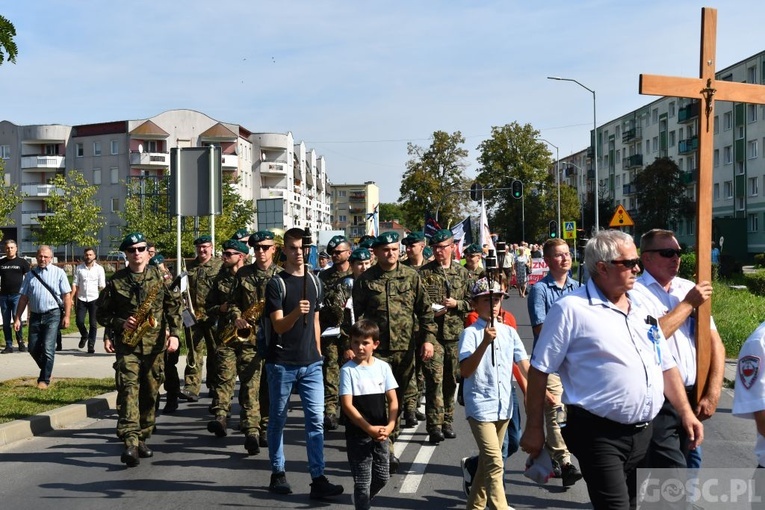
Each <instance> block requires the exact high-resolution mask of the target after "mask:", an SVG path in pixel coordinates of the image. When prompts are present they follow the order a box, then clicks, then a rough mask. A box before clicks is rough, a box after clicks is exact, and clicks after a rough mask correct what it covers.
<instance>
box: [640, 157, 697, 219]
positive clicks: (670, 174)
mask: <svg viewBox="0 0 765 510" xmlns="http://www.w3.org/2000/svg"><path fill="white" fill-rule="evenodd" d="M689 175H690V174H689V173H685V172H683V171H682V170H680V168H679V167H678V166H677V164H676V163H675V162H674V161H673V160H672V159H671V158H666V157H665V158H656V159H655V160H654V162H653V163H651V164H650V165H648V166H646V167H645V168H644V169H642V170H640V171H639V172H637V175H636V176H635V180H634V181H633V185H634V187H635V197H636V199H637V203H638V214H637V217H636V218H633V220H635V227H636V228H637V230H638V232H647V231H649V230H650V229H652V228H665V229H670V228H672V226H671V225H672V223H673V221H675V220H678V219H680V218H686V217H688V216H689V215H691V214H692V207H693V203H692V202H691V200H690V199H689V198H688V196H687V194H686V191H687V188H686V184H685V183H684V182H683V179H684V178H687V177H686V176H689Z"/></svg>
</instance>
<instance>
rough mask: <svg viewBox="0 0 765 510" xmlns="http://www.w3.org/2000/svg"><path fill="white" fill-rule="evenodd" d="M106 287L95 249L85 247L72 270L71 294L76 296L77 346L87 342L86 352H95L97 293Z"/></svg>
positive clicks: (104, 276)
mask: <svg viewBox="0 0 765 510" xmlns="http://www.w3.org/2000/svg"><path fill="white" fill-rule="evenodd" d="M104 287H106V275H105V274H104V268H103V267H101V266H100V265H99V264H97V263H96V251H95V250H94V249H93V248H85V250H84V252H83V255H82V263H81V264H79V265H78V266H77V268H76V269H75V271H74V279H73V280H72V295H73V296H75V297H76V300H75V303H76V308H75V313H76V316H75V317H76V318H75V321H76V324H77V329H78V330H79V331H80V343H79V345H78V346H77V347H79V348H80V349H82V348H83V347H85V344H86V343H87V344H88V352H89V353H90V354H93V353H95V352H96V333H97V331H98V322H96V309H97V308H98V307H97V306H96V304H97V301H98V293H99V292H101V290H102V289H103V288H104ZM85 314H88V319H89V321H88V322H89V323H88V327H85Z"/></svg>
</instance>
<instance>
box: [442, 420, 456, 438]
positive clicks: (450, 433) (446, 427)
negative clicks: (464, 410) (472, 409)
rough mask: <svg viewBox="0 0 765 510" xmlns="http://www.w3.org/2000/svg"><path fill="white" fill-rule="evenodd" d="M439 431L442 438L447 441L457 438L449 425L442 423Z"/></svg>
mask: <svg viewBox="0 0 765 510" xmlns="http://www.w3.org/2000/svg"><path fill="white" fill-rule="evenodd" d="M441 431H442V432H443V434H444V437H445V438H447V439H454V438H455V437H457V433H456V432H454V429H453V428H452V424H451V423H444V426H443V427H442V428H441Z"/></svg>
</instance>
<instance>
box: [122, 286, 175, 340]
mask: <svg viewBox="0 0 765 510" xmlns="http://www.w3.org/2000/svg"><path fill="white" fill-rule="evenodd" d="M164 285H165V283H164V282H163V281H162V280H158V281H157V283H155V284H154V286H153V287H152V288H151V289H149V293H148V294H147V295H146V299H144V300H143V303H141V306H139V307H138V310H137V311H136V313H135V315H134V317H135V320H136V323H137V325H136V327H135V329H134V330H132V331H125V333H124V334H123V335H122V343H123V344H125V345H127V346H128V347H135V346H136V345H138V342H140V341H141V338H142V337H143V335H144V334H146V332H147V331H148V330H149V329H151V328H154V327H156V325H157V319H155V318H154V316H153V315H152V314H151V305H152V304H154V301H155V300H156V299H157V296H158V295H159V292H160V290H162V287H163V286H164Z"/></svg>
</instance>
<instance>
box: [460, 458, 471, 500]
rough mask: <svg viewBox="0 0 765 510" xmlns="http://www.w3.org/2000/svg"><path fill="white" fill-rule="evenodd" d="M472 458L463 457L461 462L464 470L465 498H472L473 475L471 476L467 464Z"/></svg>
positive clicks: (463, 485)
mask: <svg viewBox="0 0 765 510" xmlns="http://www.w3.org/2000/svg"><path fill="white" fill-rule="evenodd" d="M468 460H470V457H462V460H461V461H460V467H461V468H462V491H463V492H464V493H465V497H468V496H470V486H471V485H472V484H473V475H471V474H470V471H468V468H467V462H468Z"/></svg>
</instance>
